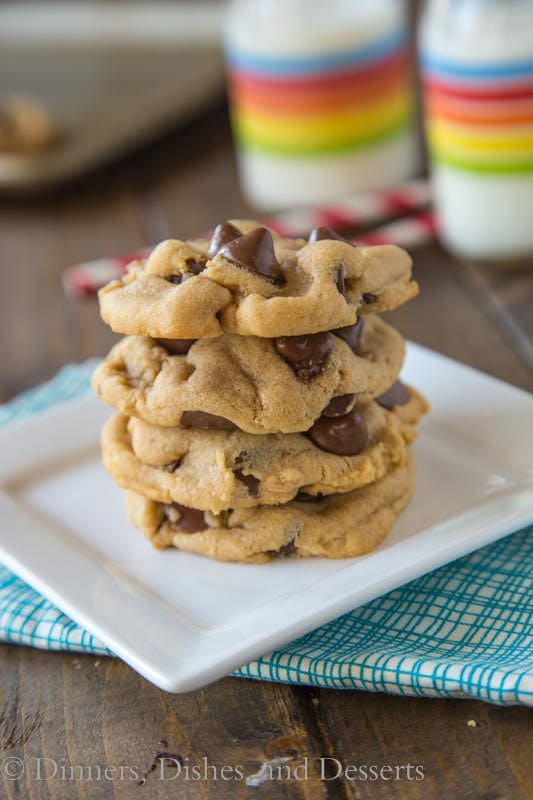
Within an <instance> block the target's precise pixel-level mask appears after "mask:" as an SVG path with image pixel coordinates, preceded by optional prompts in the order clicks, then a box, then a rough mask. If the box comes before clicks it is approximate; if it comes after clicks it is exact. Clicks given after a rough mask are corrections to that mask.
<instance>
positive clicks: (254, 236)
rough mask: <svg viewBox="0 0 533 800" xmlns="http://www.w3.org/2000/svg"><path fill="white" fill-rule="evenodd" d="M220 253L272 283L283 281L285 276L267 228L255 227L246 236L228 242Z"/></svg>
mask: <svg viewBox="0 0 533 800" xmlns="http://www.w3.org/2000/svg"><path fill="white" fill-rule="evenodd" d="M219 252H220V255H222V256H224V258H227V259H228V261H231V262H232V263H233V264H236V265H237V266H238V267H242V269H246V270H248V272H253V273H255V274H256V275H260V276H261V277H262V278H266V279H267V280H269V281H272V283H278V284H279V283H283V282H284V277H283V272H282V271H281V266H280V264H279V261H278V259H277V258H276V254H275V253H274V241H273V239H272V234H271V233H270V231H268V230H267V229H266V228H255V230H253V231H251V232H250V233H247V234H246V235H245V236H239V237H238V239H233V241H231V242H228V243H227V244H225V245H224V246H223V247H222V248H221V249H220V251H219Z"/></svg>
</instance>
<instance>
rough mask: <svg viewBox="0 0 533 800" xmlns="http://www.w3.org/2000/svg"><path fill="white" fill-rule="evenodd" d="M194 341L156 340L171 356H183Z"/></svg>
mask: <svg viewBox="0 0 533 800" xmlns="http://www.w3.org/2000/svg"><path fill="white" fill-rule="evenodd" d="M195 341H196V339H156V342H157V343H158V344H160V345H161V347H164V349H165V350H166V351H167V353H169V355H171V356H184V355H185V354H186V353H188V352H189V350H190V349H191V347H192V346H193V344H194V343H195Z"/></svg>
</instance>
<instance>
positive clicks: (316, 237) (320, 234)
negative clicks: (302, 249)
mask: <svg viewBox="0 0 533 800" xmlns="http://www.w3.org/2000/svg"><path fill="white" fill-rule="evenodd" d="M324 239H333V241H336V242H346V244H351V242H349V241H348V240H347V239H345V238H344V236H341V235H340V234H339V233H337V231H334V230H333V228H328V227H326V226H325V225H320V227H318V228H313V230H312V231H311V233H310V235H309V239H308V241H309V243H310V244H313V242H322V241H323V240H324Z"/></svg>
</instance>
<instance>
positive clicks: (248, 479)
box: [233, 469, 261, 497]
mask: <svg viewBox="0 0 533 800" xmlns="http://www.w3.org/2000/svg"><path fill="white" fill-rule="evenodd" d="M233 474H234V475H235V477H236V478H237V480H238V481H241V483H244V485H245V486H246V488H247V489H248V494H249V495H250V497H257V496H258V494H259V484H260V483H261V481H260V480H259V478H256V477H255V475H245V474H244V473H243V471H242V469H236V470H234V471H233Z"/></svg>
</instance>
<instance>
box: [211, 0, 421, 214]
mask: <svg viewBox="0 0 533 800" xmlns="http://www.w3.org/2000/svg"><path fill="white" fill-rule="evenodd" d="M225 43H226V59H227V67H228V84H229V96H230V105H231V111H232V123H233V129H234V134H235V141H236V147H237V152H238V157H239V163H240V171H241V180H242V185H243V188H244V191H245V193H246V195H247V196H248V198H249V199H250V200H251V201H252V203H254V204H255V205H256V206H258V207H260V208H273V207H287V206H291V205H302V204H318V203H324V202H328V201H333V200H335V199H337V198H339V197H341V196H343V195H347V194H350V193H353V192H355V191H357V190H361V189H367V188H383V187H389V186H393V185H394V184H397V183H399V182H400V181H402V180H403V179H404V178H406V177H408V176H409V175H411V174H412V172H413V170H414V166H415V142H414V135H413V128H412V91H411V85H410V71H409V61H408V52H407V33H406V20H405V7H404V3H403V2H402V0H358V1H357V2H354V0H313V2H309V0H234V1H233V3H232V5H231V7H230V11H229V15H228V18H227V24H226V31H225Z"/></svg>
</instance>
